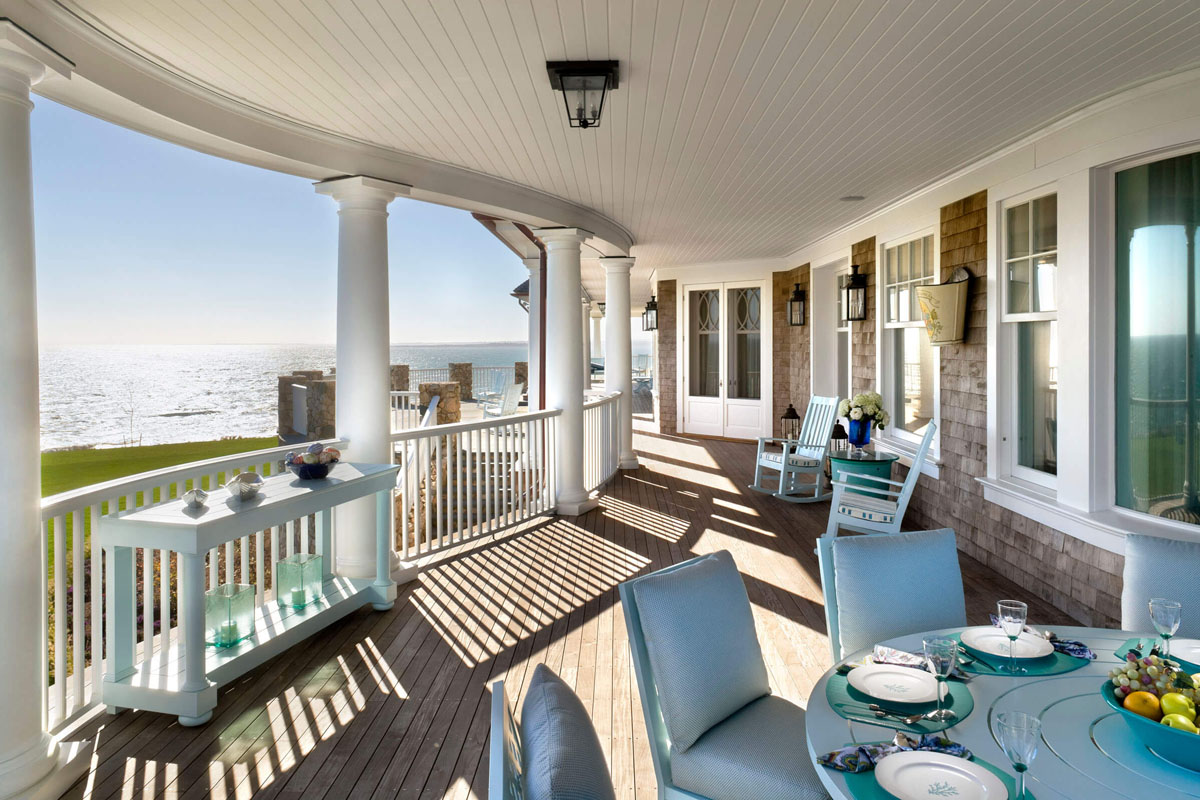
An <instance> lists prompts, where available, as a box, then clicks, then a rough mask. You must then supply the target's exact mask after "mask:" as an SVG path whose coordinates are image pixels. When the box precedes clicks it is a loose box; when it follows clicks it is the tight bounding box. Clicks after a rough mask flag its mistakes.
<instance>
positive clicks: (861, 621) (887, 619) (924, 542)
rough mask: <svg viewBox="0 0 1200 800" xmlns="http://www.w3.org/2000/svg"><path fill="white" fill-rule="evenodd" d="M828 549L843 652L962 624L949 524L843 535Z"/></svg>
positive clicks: (964, 617) (959, 580)
mask: <svg viewBox="0 0 1200 800" xmlns="http://www.w3.org/2000/svg"><path fill="white" fill-rule="evenodd" d="M832 549H833V576H834V577H833V580H834V602H836V603H837V626H838V635H839V637H840V639H841V645H842V648H841V649H842V652H841V655H842V656H845V655H848V654H849V653H853V652H855V651H857V650H861V649H863V648H865V647H871V646H872V645H874V644H877V643H878V642H881V641H883V640H885V639H891V638H893V637H895V636H903V635H904V634H909V633H919V632H920V631H931V630H936V629H938V628H953V627H961V626H965V625H966V624H967V611H966V601H965V600H964V599H963V585H962V572H961V571H960V569H959V566H958V549H957V547H956V546H955V541H954V531H952V530H950V529H949V528H943V529H942V530H936V531H914V532H912V533H882V534H874V535H871V536H844V537H839V538H838V539H837V540H836V541H834V542H833V547H832ZM826 602H828V600H827V601H826Z"/></svg>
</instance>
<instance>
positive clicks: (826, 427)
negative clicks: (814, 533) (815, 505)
mask: <svg viewBox="0 0 1200 800" xmlns="http://www.w3.org/2000/svg"><path fill="white" fill-rule="evenodd" d="M838 400H839V398H837V397H814V398H813V399H812V400H811V401H809V404H808V410H807V411H805V412H804V424H803V425H802V426H801V428H800V437H799V438H798V439H795V440H792V439H776V438H773V437H769V436H764V437H762V438H760V439H759V440H758V454H757V455H756V456H755V457H754V483H753V484H752V485H751V486H750V488H751V489H753V490H755V491H756V492H763V493H765V494H771V495H774V496H776V497H778V498H779V499H780V500H786V501H788V502H789V503H812V502H814V501H816V500H824V499H825V498H826V497H828V494H827V493H826V492H825V455H826V453H827V452H828V451H829V437H830V435H831V434H832V433H833V425H834V423H835V422H836V421H837V407H838ZM775 445H778V446H779V449H775ZM763 470H773V471H775V473H776V474H777V475H778V476H779V481H778V483H777V484H776V486H775V487H774V488H771V487H768V486H764V485H763V477H764V476H763ZM801 475H810V476H812V480H811V481H809V480H800V476H801Z"/></svg>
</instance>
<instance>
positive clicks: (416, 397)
mask: <svg viewBox="0 0 1200 800" xmlns="http://www.w3.org/2000/svg"><path fill="white" fill-rule="evenodd" d="M420 395H421V393H420V392H415V391H414V392H392V433H395V432H397V431H406V430H409V429H410V428H415V427H417V426H418V425H420V424H421V409H420V407H419V402H420Z"/></svg>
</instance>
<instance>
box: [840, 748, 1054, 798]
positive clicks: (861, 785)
mask: <svg viewBox="0 0 1200 800" xmlns="http://www.w3.org/2000/svg"><path fill="white" fill-rule="evenodd" d="M860 744H863V742H850V743H849V744H847V745H846V746H847V747H854V746H856V745H860ZM884 744H888V743H887V742H884ZM971 761H972V762H974V763H976V764H978V765H979V766H981V767H984V768H985V769H987V770H988V771H989V772H992V773H994V774H995V775H996V776H997V777H998V778H1000V780H1002V781H1004V787H1005V788H1006V789H1008V796H1009V797H1010V798H1014V797H1016V793H1017V781H1016V778H1014V777H1012V776H1011V775H1009V774H1008V773H1006V772H1004V770H1002V769H1000V768H999V767H997V766H996V765H995V764H992V763H991V762H989V761H984V760H983V759H982V758H979V757H978V756H975V757H973V758H971ZM820 769H829V767H820ZM846 788H847V789H849V790H850V796H851V797H853V798H854V800H895V795H893V794H892V793H891V792H886V791H884V790H883V787H881V786H880V785H879V781H877V780H875V773H874V772H873V771H867V772H852V773H847V774H846ZM1022 800H1035V798H1034V796H1033V793H1032V792H1031V791H1029V780H1028V779H1026V781H1025V797H1024V798H1023V799H1022Z"/></svg>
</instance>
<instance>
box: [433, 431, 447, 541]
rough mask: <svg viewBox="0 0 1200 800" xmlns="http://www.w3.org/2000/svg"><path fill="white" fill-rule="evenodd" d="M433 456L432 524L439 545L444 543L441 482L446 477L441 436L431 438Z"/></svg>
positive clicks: (444, 530) (444, 531)
mask: <svg viewBox="0 0 1200 800" xmlns="http://www.w3.org/2000/svg"><path fill="white" fill-rule="evenodd" d="M433 445H434V453H435V454H434V457H433V470H434V471H433V484H434V488H435V489H436V490H437V491H436V494H435V502H436V503H437V506H436V507H435V508H436V511H437V525H435V526H434V533H435V534H436V535H437V540H438V544H439V545H444V544H445V543H446V529H445V527H444V526H445V524H446V520H445V517H446V515H445V514H443V513H442V482H443V480H444V479H445V477H446V469H445V463H444V462H443V461H442V437H441V436H436V437H434V440H433Z"/></svg>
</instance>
